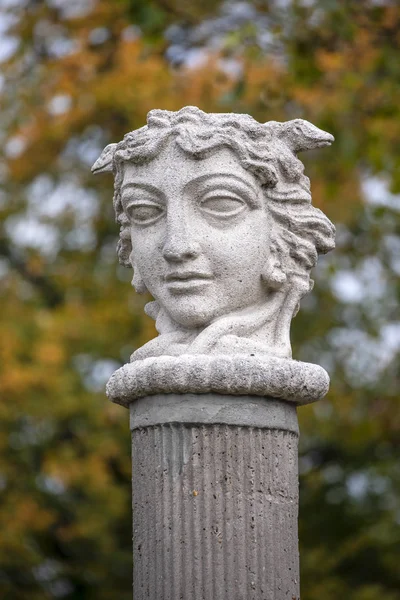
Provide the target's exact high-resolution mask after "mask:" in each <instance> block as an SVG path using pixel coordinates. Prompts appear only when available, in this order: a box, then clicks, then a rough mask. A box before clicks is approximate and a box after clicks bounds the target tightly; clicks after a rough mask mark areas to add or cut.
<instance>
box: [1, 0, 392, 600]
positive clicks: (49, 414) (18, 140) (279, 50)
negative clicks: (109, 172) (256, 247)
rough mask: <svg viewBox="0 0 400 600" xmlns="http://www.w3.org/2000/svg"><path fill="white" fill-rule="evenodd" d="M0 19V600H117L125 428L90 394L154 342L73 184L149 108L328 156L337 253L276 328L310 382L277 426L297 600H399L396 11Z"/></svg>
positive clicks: (161, 0) (101, 204)
mask: <svg viewBox="0 0 400 600" xmlns="http://www.w3.org/2000/svg"><path fill="white" fill-rule="evenodd" d="M0 11H1V12H0V31H1V32H2V38H3V39H2V45H1V48H2V50H1V52H0V59H1V60H2V76H1V77H2V78H1V82H0V83H1V91H0V103H1V113H0V134H1V139H2V145H1V161H2V162H1V166H0V184H1V188H0V211H1V217H2V218H1V223H2V224H1V229H0V290H1V296H2V305H1V306H2V310H1V313H0V337H1V340H2V343H1V346H0V356H1V362H0V365H1V366H0V396H1V403H0V413H1V421H0V423H1V425H0V491H1V496H0V529H1V536H0V596H1V597H2V598H5V599H7V600H11V599H12V600H25V599H27V598H29V600H35V599H38V600H42V599H45V598H47V599H52V598H66V599H67V600H68V599H71V600H78V599H85V600H89V599H92V598H93V599H94V598H96V600H111V599H114V598H116V597H118V598H120V599H121V600H122V599H124V598H127V599H128V598H130V597H131V590H130V587H131V527H130V519H131V514H130V513H131V508H130V456H129V453H130V450H129V448H130V442H129V430H128V417H127V412H126V411H125V410H124V409H122V408H120V407H117V406H113V405H111V404H110V403H109V402H107V400H106V399H105V396H104V383H105V380H106V379H107V377H108V375H109V374H110V373H111V372H112V371H113V370H114V369H115V367H116V366H118V365H119V364H121V363H122V362H124V361H126V360H127V359H128V357H129V354H130V353H131V352H132V351H133V350H134V349H135V348H136V347H138V346H140V345H141V344H143V343H144V342H145V341H146V340H147V339H149V338H150V337H152V336H153V335H154V329H153V324H152V322H151V321H150V320H149V319H148V318H147V317H145V316H144V315H143V312H142V306H143V303H144V301H143V300H142V299H141V298H139V297H137V296H136V295H135V294H134V292H133V291H132V290H131V289H130V286H129V279H130V273H129V272H128V271H127V270H124V269H123V268H121V267H117V262H116V257H115V254H114V248H115V243H116V236H117V229H116V225H115V224H114V220H113V214H112V206H111V197H112V181H111V178H109V180H107V178H106V177H105V178H94V177H92V176H91V174H90V165H91V163H92V162H94V160H95V159H96V158H97V156H98V154H99V152H100V151H101V149H102V148H103V147H104V146H105V145H106V144H107V143H109V142H111V141H117V140H119V139H121V137H122V135H123V134H124V133H126V131H128V130H131V129H134V128H137V127H140V126H142V125H143V124H144V122H145V116H146V113H147V112H148V110H150V109H151V108H166V109H171V110H175V109H178V108H180V107H182V106H184V105H187V104H195V105H197V106H199V107H200V108H202V109H203V110H206V111H217V112H221V111H222V112H228V111H236V112H245V113H249V114H251V115H252V116H254V117H255V118H256V119H258V120H260V121H263V120H264V121H265V120H270V119H277V120H283V119H288V118H293V117H303V118H306V119H309V120H310V121H312V122H314V123H315V124H316V125H318V126H320V127H322V128H323V129H326V130H328V131H331V132H332V133H334V134H335V136H336V143H335V145H334V146H333V147H332V149H331V150H325V151H323V152H316V153H315V155H309V156H306V157H305V161H306V166H307V172H308V174H309V176H310V177H311V180H312V185H313V196H314V203H315V204H316V205H317V206H319V207H321V208H322V209H323V210H324V211H325V212H326V213H327V214H328V215H329V216H330V217H331V219H332V220H333V221H335V222H336V223H337V224H338V249H337V251H336V253H334V254H333V255H332V256H331V257H328V258H326V259H324V260H322V261H321V263H320V266H319V267H318V269H317V273H316V275H315V278H316V280H317V286H316V289H315V291H314V292H313V294H312V295H311V296H310V297H309V298H307V299H305V301H304V306H303V309H302V311H301V312H300V314H299V316H298V317H297V319H296V320H295V323H294V333H293V341H294V354H295V356H296V357H298V358H300V359H303V360H309V361H315V362H319V363H321V364H324V365H325V366H327V368H328V370H329V371H330V373H331V376H332V387H331V391H330V393H329V396H328V398H327V399H326V400H324V401H322V402H321V403H319V404H316V405H313V406H309V407H305V408H303V409H302V410H301V411H300V418H301V428H302V448H301V456H300V469H301V473H302V479H301V513H300V542H301V561H302V578H303V580H302V598H303V600H317V599H318V600H320V599H321V598H324V600H337V598H338V597H343V598H346V597H347V598H351V599H352V600H378V599H379V600H380V599H381V598H382V597H385V599H386V600H399V599H400V591H399V590H400V576H399V569H398V556H399V554H398V553H399V550H400V533H399V520H400V506H399V497H400V495H399V492H400V489H399V488H400V468H399V460H398V459H399V439H400V438H399V429H400V411H399V408H398V389H399V375H398V373H399V349H400V320H399V316H398V299H399V294H400V286H399V281H398V275H399V274H400V261H399V257H400V237H399V234H400V231H399V230H400V219H399V217H398V215H399V211H400V151H399V140H400V103H399V98H400V61H399V60H398V55H399V50H400V34H399V31H400V8H399V6H398V4H397V3H395V2H391V1H390V0H387V1H385V0H381V1H380V2H377V1H373V0H358V1H352V0H344V1H341V2H338V1H336V0H308V1H306V0H303V1H301V0H293V1H290V0H288V1H285V2H282V1H278V0H275V1H270V2H261V1H258V0H253V1H249V2H234V1H233V0H232V1H231V2H224V3H222V2H217V1H215V0H212V1H211V0H203V2H202V3H196V2H191V1H187V2H185V3H183V2H180V1H179V0H150V1H147V0H131V1H129V0H114V1H113V0H47V1H45V0H4V1H3V2H2V3H1V8H0ZM396 217H397V218H396Z"/></svg>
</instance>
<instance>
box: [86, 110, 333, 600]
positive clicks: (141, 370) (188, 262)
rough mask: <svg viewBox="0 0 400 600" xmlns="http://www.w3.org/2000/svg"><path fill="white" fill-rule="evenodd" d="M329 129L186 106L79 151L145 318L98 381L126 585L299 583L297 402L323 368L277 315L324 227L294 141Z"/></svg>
mask: <svg viewBox="0 0 400 600" xmlns="http://www.w3.org/2000/svg"><path fill="white" fill-rule="evenodd" d="M332 141H333V137H332V136H331V135H330V134H329V133H327V132H325V131H322V130H321V129H318V128H317V127H315V126H314V125H312V124H311V123H309V122H307V121H304V120H301V119H294V120H292V121H288V122H286V123H278V122H275V121H270V122H266V123H258V122H257V121H255V120H254V119H253V118H252V117H250V116H248V115H243V114H207V113H204V112H203V111H201V110H199V109H198V108H196V107H193V106H189V107H185V108H183V109H181V110H179V111H176V112H170V111H166V110H153V111H150V113H149V114H148V117H147V125H145V126H144V127H142V128H140V129H138V130H137V131H132V132H130V133H128V134H126V136H125V137H124V139H123V140H122V141H120V142H118V143H115V144H110V145H109V146H107V147H106V148H105V149H104V150H103V152H102V153H101V155H100V157H99V158H98V160H97V161H96V163H95V164H94V165H93V171H94V172H95V173H100V172H112V173H113V175H114V182H115V189H114V208H115V214H116V219H117V222H118V224H119V226H120V237H119V242H118V247H117V251H118V256H119V260H120V262H121V264H123V265H125V266H127V267H129V268H132V269H133V273H134V275H133V280H132V284H133V286H134V288H135V290H136V291H137V292H138V293H145V292H150V294H151V296H152V297H153V299H154V300H153V301H152V302H150V303H149V304H147V305H146V308H145V311H146V313H147V314H148V315H149V316H150V317H151V318H153V319H154V321H155V326H156V329H157V332H158V336H157V337H155V338H154V339H153V340H150V341H149V342H148V343H147V344H145V345H144V346H142V347H141V348H137V349H136V350H135V352H134V353H133V354H132V356H131V359H130V363H129V364H127V365H124V366H123V367H121V368H120V369H118V370H117V371H116V372H115V373H114V374H113V375H112V377H111V378H110V381H109V383H108V386H107V393H108V395H109V397H110V399H111V400H113V401H114V402H117V403H119V404H122V405H124V406H129V407H130V414H131V428H132V456H133V538H134V600H228V599H229V600H298V598H299V567H298V539H297V512H298V472H297V441H298V426H297V416H296V406H297V405H300V404H306V403H307V402H315V401H316V400H318V399H320V398H322V397H323V396H324V395H325V394H326V392H327V390H328V385H329V378H328V375H327V373H326V372H325V371H324V369H323V368H322V367H319V366H317V365H311V364H308V363H304V362H298V361H295V360H293V359H292V351H291V345H290V325H291V321H292V318H293V317H294V316H295V315H296V313H297V311H298V309H299V306H300V301H301V299H302V298H303V296H305V295H306V294H307V293H309V292H310V291H311V289H312V286H313V281H312V279H311V277H310V276H311V270H312V268H313V267H314V266H315V264H316V262H317V259H318V255H319V254H325V253H327V252H329V251H330V250H332V249H333V247H334V235H335V228H334V226H333V224H332V223H331V222H330V221H329V219H328V218H327V216H326V215H324V214H323V213H322V212H321V211H320V210H319V209H317V208H315V207H314V206H312V203H311V192H310V181H309V179H308V177H306V175H305V174H304V165H303V164H302V162H301V160H300V159H299V158H298V156H297V154H298V153H299V152H301V151H305V150H313V149H315V148H321V147H324V146H329V145H330V144H331V143H332Z"/></svg>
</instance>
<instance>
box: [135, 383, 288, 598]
mask: <svg viewBox="0 0 400 600" xmlns="http://www.w3.org/2000/svg"><path fill="white" fill-rule="evenodd" d="M130 414H131V428H132V472H133V562H134V577H133V581H134V595H133V597H134V600H178V599H180V598H182V599H185V600H191V599H193V600H194V599H199V600H200V599H201V600H216V599H218V600H284V599H288V598H289V599H290V600H292V599H293V598H296V600H297V598H298V597H299V556H298V535H297V513H298V474H297V442H298V427H297V416H296V407H295V405H294V404H290V403H288V402H282V401H279V400H278V401H277V400H274V399H272V398H259V397H257V396H237V397H233V398H230V397H227V396H223V395H219V394H204V395H203V396H200V395H195V394H182V395H175V394H170V395H155V396H149V397H146V398H141V399H140V400H139V401H137V402H135V403H133V404H131V408H130Z"/></svg>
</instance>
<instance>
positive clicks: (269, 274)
mask: <svg viewBox="0 0 400 600" xmlns="http://www.w3.org/2000/svg"><path fill="white" fill-rule="evenodd" d="M261 279H262V280H263V281H264V282H265V283H266V285H267V287H268V288H270V289H272V290H279V288H281V287H282V285H283V284H284V283H285V282H286V280H287V277H286V274H285V273H284V272H283V270H282V267H281V263H280V262H279V260H278V259H277V257H276V256H274V255H272V256H271V257H270V259H269V260H268V262H267V264H266V265H265V268H264V269H263V272H262V273H261Z"/></svg>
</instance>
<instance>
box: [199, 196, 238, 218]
mask: <svg viewBox="0 0 400 600" xmlns="http://www.w3.org/2000/svg"><path fill="white" fill-rule="evenodd" d="M245 206H246V204H245V202H243V201H242V200H239V199H238V198H234V197H231V196H223V195H221V196H212V197H210V198H206V199H205V200H203V202H202V203H201V205H200V207H201V209H202V210H203V211H204V212H206V213H209V214H211V215H214V216H217V217H231V216H234V215H237V214H239V213H240V212H241V211H242V210H243V209H244V208H245Z"/></svg>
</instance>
